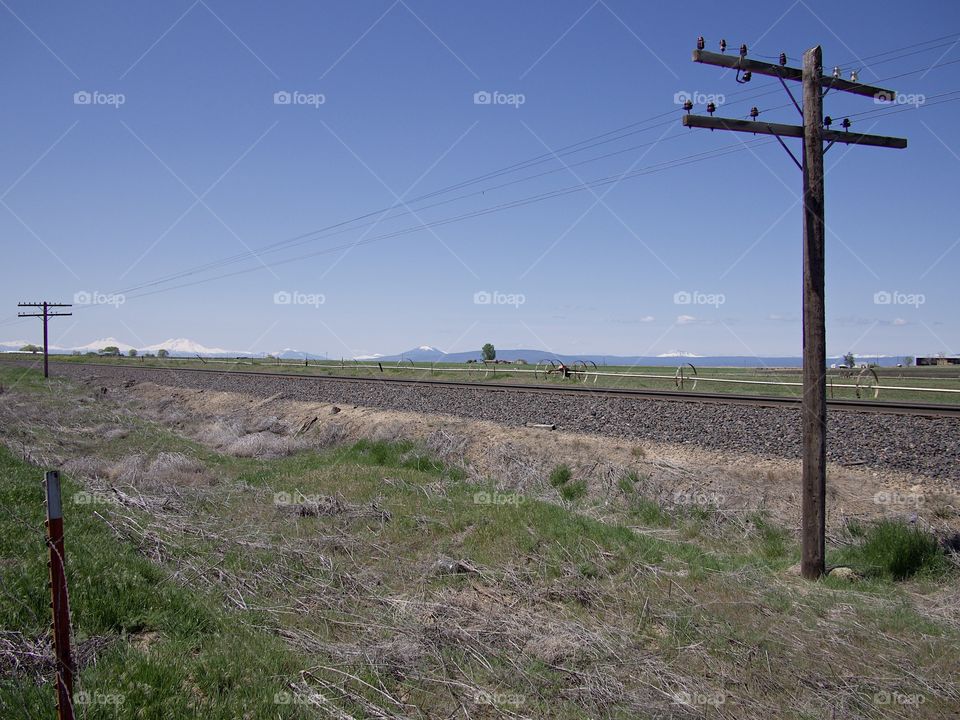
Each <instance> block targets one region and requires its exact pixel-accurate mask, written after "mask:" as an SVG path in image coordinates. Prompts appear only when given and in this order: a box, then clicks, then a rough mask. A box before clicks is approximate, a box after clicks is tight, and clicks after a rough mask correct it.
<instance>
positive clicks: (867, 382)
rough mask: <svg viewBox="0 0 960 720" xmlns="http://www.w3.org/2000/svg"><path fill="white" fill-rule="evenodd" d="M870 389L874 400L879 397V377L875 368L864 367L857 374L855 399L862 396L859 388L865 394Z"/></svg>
mask: <svg viewBox="0 0 960 720" xmlns="http://www.w3.org/2000/svg"><path fill="white" fill-rule="evenodd" d="M871 389H872V390H873V399H874V400H876V399H877V398H879V397H880V378H879V377H877V372H876V370H874V369H873V368H868V367H866V368H863V369H862V370H861V371H860V373H859V374H858V375H857V399H858V400H859V399H861V398H862V397H863V395H861V390H862V391H863V394H866V393H867V392H869V391H870V390H871Z"/></svg>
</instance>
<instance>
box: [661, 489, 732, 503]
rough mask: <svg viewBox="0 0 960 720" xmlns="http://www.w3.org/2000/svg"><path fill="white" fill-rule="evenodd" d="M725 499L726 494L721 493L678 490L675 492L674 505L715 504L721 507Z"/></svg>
mask: <svg viewBox="0 0 960 720" xmlns="http://www.w3.org/2000/svg"><path fill="white" fill-rule="evenodd" d="M725 499H726V496H725V495H721V494H720V493H707V492H697V491H692V492H680V491H678V492H675V493H674V494H673V503H674V505H714V506H717V507H719V506H720V505H722V504H723V501H724V500H725Z"/></svg>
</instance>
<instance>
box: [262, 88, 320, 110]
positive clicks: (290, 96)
mask: <svg viewBox="0 0 960 720" xmlns="http://www.w3.org/2000/svg"><path fill="white" fill-rule="evenodd" d="M326 102H327V96H326V95H324V94H323V93H307V92H301V91H299V90H277V91H276V92H275V93H274V94H273V104H274V105H306V106H307V107H312V108H313V109H314V110H319V109H320V106H321V105H325V104H326Z"/></svg>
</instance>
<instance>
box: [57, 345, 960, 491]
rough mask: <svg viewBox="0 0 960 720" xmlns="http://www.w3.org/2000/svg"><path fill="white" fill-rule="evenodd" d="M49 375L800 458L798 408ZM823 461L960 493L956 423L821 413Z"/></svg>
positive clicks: (178, 375) (109, 371) (143, 372)
mask: <svg viewBox="0 0 960 720" xmlns="http://www.w3.org/2000/svg"><path fill="white" fill-rule="evenodd" d="M53 371H54V372H55V373H57V374H59V375H62V376H66V377H71V378H74V379H78V380H88V381H89V380H92V379H94V378H98V377H102V378H104V379H107V378H110V379H113V380H117V379H121V380H133V381H137V382H141V381H150V382H154V383H158V384H162V385H171V386H177V387H188V388H194V389H198V390H217V391H223V392H234V393H244V394H248V395H253V396H257V397H277V398H283V399H288V400H302V401H320V402H330V403H343V404H348V405H356V406H363V407H370V408H382V409H391V410H401V411H407V412H415V413H427V414H438V413H439V414H445V415H452V416H456V417H461V418H470V419H474V420H485V421H490V422H494V423H499V424H502V425H508V426H525V425H526V424H528V423H552V424H556V426H557V428H558V429H560V430H566V431H572V432H579V433H591V434H598V435H603V436H607V437H612V438H618V439H621V440H628V441H654V442H659V443H669V444H672V445H691V446H694V447H700V448H704V449H708V450H718V451H722V452H728V453H748V454H750V455H752V456H757V457H760V458H786V459H796V458H799V456H800V422H799V420H800V411H799V410H798V409H788V408H769V407H754V406H742V405H722V404H719V403H679V402H671V401H662V400H644V399H638V400H632V399H625V398H610V397H603V396H586V397H581V396H569V395H547V394H543V393H523V392H517V391H510V390H493V389H489V388H477V389H473V388H444V387H428V386H407V385H405V386H394V385H390V384H387V383H380V382H368V383H364V382H355V381H337V380H331V379H312V378H310V379H306V378H304V379H293V378H282V377H273V376H270V375H263V376H262V377H251V376H249V375H233V374H231V373H229V372H224V373H197V372H178V371H158V370H152V369H147V368H134V367H118V368H108V367H95V368H94V367H89V366H88V367H85V366H82V365H72V364H70V365H68V364H63V365H54V367H53ZM827 456H828V459H829V461H830V462H832V463H836V464H838V465H845V466H865V467H870V468H876V469H880V470H894V471H899V472H904V473H909V474H915V475H917V476H924V477H927V478H933V479H937V480H941V481H949V482H950V484H951V485H952V486H953V487H955V488H960V420H956V419H952V418H927V417H913V416H901V415H884V414H873V413H870V414H867V413H854V412H844V411H834V412H831V413H830V416H829V428H828V448H827Z"/></svg>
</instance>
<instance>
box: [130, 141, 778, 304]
mask: <svg viewBox="0 0 960 720" xmlns="http://www.w3.org/2000/svg"><path fill="white" fill-rule="evenodd" d="M772 142H773V141H772V140H751V141H747V142H745V143H737V144H735V145H729V146H726V147H724V148H720V149H718V150H707V151H704V152H700V153H695V154H693V155H688V156H686V157H684V158H679V159H676V160H672V161H668V162H664V163H659V164H657V165H652V166H649V167H647V168H643V169H640V170H636V171H631V172H629V173H625V174H620V175H612V176H607V177H604V178H599V179H596V180H593V181H590V182H587V183H580V184H577V185H572V186H568V187H566V188H561V189H559V190H552V191H549V192H546V193H541V194H539V195H534V196H529V197H526V198H522V199H519V200H513V201H509V202H506V203H501V204H499V205H494V206H492V207H488V208H483V209H480V210H474V211H471V212H468V213H463V214H461V215H457V216H453V217H448V218H443V219H440V220H435V221H432V222H429V223H421V224H420V225H413V226H409V227H406V228H402V229H400V230H396V231H393V232H390V233H386V234H383V235H376V236H373V237H369V238H364V239H362V240H358V241H355V242H351V243H344V244H342V245H338V246H335V247H328V248H322V249H320V250H315V251H313V252H310V253H306V254H303V255H297V256H294V257H291V258H284V259H282V260H277V261H275V262H271V263H266V266H267V267H276V266H278V265H285V264H287V263H291V262H296V261H298V260H304V259H306V258H311V257H316V256H319V255H326V254H329V253H333V252H339V251H341V250H348V249H350V248H353V247H358V246H361V245H369V244H372V243H375V242H380V241H382V240H388V239H392V238H395V237H400V236H403V235H409V234H411V233H415V232H419V231H421V230H426V229H430V228H434V227H440V226H443V225H449V224H451V223H455V222H461V221H463V220H469V219H473V218H476V217H482V216H486V215H491V214H493V213H496V212H502V211H504V210H512V209H514V208H518V207H524V206H526V205H531V204H534V203H538V202H543V201H545V200H552V199H554V198H558V197H564V196H566V195H570V194H572V193H575V192H581V191H584V190H589V189H593V188H597V187H604V186H606V185H609V184H611V183H617V182H620V181H623V180H630V179H633V178H636V177H641V176H643V175H652V174H654V173H658V172H663V171H664V170H669V169H672V168H674V167H681V166H685V165H691V164H693V163H697V162H702V161H705V160H712V159H714V158H717V157H722V156H725V155H731V154H734V153H738V152H744V151H746V150H749V149H751V148H753V147H759V146H761V145H769V144H771V143H772ZM262 267H263V266H262V265H255V266H253V267H249V268H243V269H241V270H235V271H233V272H230V273H224V274H222V275H216V276H213V277H209V278H201V279H198V280H194V281H192V282H189V283H181V284H180V285H174V286H171V287H167V288H160V289H157V290H150V291H148V292H143V293H136V294H134V295H129V296H128V299H134V298H139V297H146V296H148V295H156V294H159V293H164V292H168V291H171V290H178V289H181V288H185V287H193V286H195V285H201V284H203V283H207V282H212V281H214V280H222V279H224V278H229V277H236V276H237V275H243V274H246V273H250V272H255V271H257V270H260V269H262Z"/></svg>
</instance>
